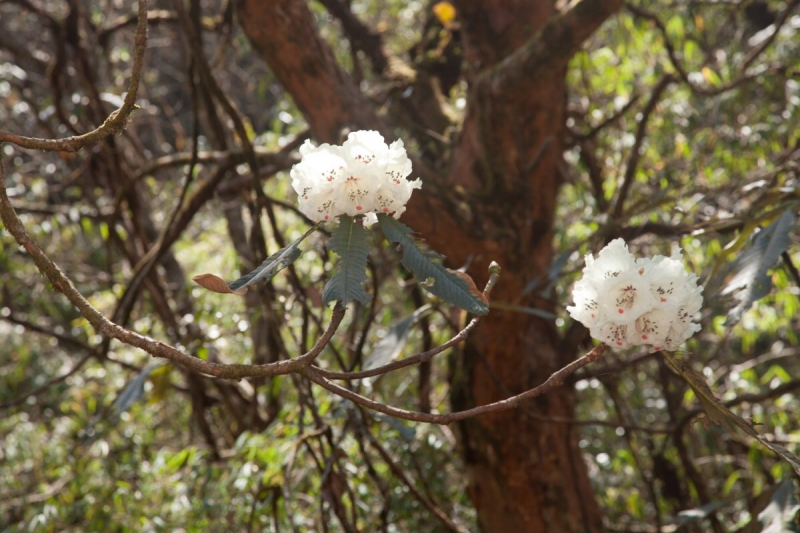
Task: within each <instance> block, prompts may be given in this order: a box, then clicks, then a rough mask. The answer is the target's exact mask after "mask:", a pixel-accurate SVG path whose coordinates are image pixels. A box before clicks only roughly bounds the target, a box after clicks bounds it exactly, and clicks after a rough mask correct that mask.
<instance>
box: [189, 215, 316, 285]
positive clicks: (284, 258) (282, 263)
mask: <svg viewBox="0 0 800 533" xmlns="http://www.w3.org/2000/svg"><path fill="white" fill-rule="evenodd" d="M317 227H319V224H317V225H316V226H313V227H312V228H311V229H309V230H308V231H307V232H305V233H304V234H303V236H302V237H300V238H299V239H297V240H296V241H294V242H293V243H291V244H288V245H286V246H284V247H283V248H281V249H280V250H278V251H277V252H275V253H274V254H272V255H271V256H269V257H267V258H266V259H265V260H264V262H263V263H261V264H260V265H258V267H257V268H256V269H255V270H253V271H252V272H250V273H248V274H245V275H244V276H242V277H241V278H239V279H237V280H236V281H232V282H231V283H227V282H226V281H225V280H223V279H222V278H220V277H219V276H215V275H214V274H200V275H197V276H194V277H193V278H192V280H193V281H194V282H195V283H197V284H198V285H200V286H201V287H203V288H205V289H208V290H210V291H213V292H218V293H220V294H244V293H246V292H247V290H248V289H249V288H250V287H251V286H252V285H254V284H256V283H259V282H267V281H269V280H271V279H272V278H274V277H275V275H276V274H277V273H278V272H280V271H281V270H283V269H284V268H286V267H288V266H289V265H291V264H292V263H294V262H295V261H297V258H298V257H300V254H302V253H303V251H302V250H301V249H300V248H298V246H299V245H300V243H301V242H302V241H303V239H305V238H306V237H308V236H309V235H311V234H312V233H313V232H314V231H315V230H316V229H317Z"/></svg>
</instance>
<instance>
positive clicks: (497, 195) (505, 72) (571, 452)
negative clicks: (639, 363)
mask: <svg viewBox="0 0 800 533" xmlns="http://www.w3.org/2000/svg"><path fill="white" fill-rule="evenodd" d="M453 3H454V5H455V6H456V8H457V11H458V20H459V24H460V34H461V36H462V44H463V48H464V57H465V63H464V65H463V69H464V72H465V76H466V78H467V81H468V83H469V84H470V89H469V93H468V108H467V116H466V119H465V122H464V124H463V126H462V130H461V133H460V135H459V138H458V141H457V144H456V146H455V149H454V150H453V152H452V155H451V159H450V162H449V167H448V170H447V172H446V173H444V174H443V175H441V176H439V175H435V174H432V175H423V179H424V181H425V186H424V187H423V189H422V191H421V194H420V193H416V194H415V196H414V198H413V199H412V202H411V204H410V206H409V210H408V212H407V213H406V214H405V215H404V217H403V221H404V223H406V224H408V225H410V226H411V227H412V228H414V229H415V230H416V231H418V232H419V233H420V234H422V235H423V236H424V237H425V239H426V240H427V241H428V242H430V243H431V245H432V246H433V247H434V248H435V249H436V250H437V251H439V252H440V253H443V254H445V255H446V256H447V257H448V258H449V260H450V263H451V265H456V266H458V265H461V264H464V263H465V262H467V261H471V265H472V266H471V268H470V273H471V274H472V275H473V277H474V278H475V281H476V282H477V283H478V285H479V286H480V285H481V284H482V283H483V282H485V280H486V276H487V274H486V271H487V267H488V265H489V262H490V261H497V262H498V263H500V265H501V266H502V267H503V269H504V273H503V277H502V279H501V282H500V283H499V284H498V285H497V287H496V288H495V290H494V292H493V300H495V301H500V302H504V303H509V304H514V305H518V306H528V307H537V308H540V309H545V310H550V309H551V307H552V304H551V303H549V302H546V301H544V300H541V299H540V298H538V297H537V296H536V290H533V291H530V292H529V293H527V294H525V288H526V286H528V284H529V282H530V281H531V280H534V279H537V278H538V279H544V277H545V276H546V274H547V272H548V268H549V266H550V264H551V262H552V259H553V251H552V238H553V224H554V213H555V205H556V196H557V194H558V188H559V173H558V169H557V167H558V164H559V162H560V160H561V153H562V142H563V137H564V127H565V117H564V110H565V101H566V89H567V88H566V79H565V73H566V64H567V61H568V60H569V58H570V57H571V56H572V55H573V54H574V53H575V52H576V51H577V50H578V48H579V46H580V45H581V43H582V42H583V41H584V40H585V39H586V38H587V37H588V36H590V35H591V33H592V32H593V31H594V30H595V29H596V28H597V27H598V26H599V25H600V24H601V23H602V21H603V20H605V19H606V18H607V17H608V16H610V15H611V14H612V13H613V12H614V11H615V10H616V9H618V7H619V5H620V3H621V2H620V1H619V0H610V1H604V0H583V1H582V2H579V3H577V4H575V5H574V6H572V7H571V8H570V9H569V10H568V11H565V12H563V13H557V12H556V9H555V6H554V5H553V3H552V2H550V1H541V0H529V1H519V0H484V1H482V2H474V1H472V0H462V1H460V2H453ZM239 15H240V20H241V23H242V26H243V27H244V30H245V32H246V33H247V35H248V37H249V38H250V40H251V42H252V43H253V45H254V47H255V48H256V50H258V51H259V52H260V53H261V54H262V56H263V57H264V59H265V60H266V61H267V63H268V64H269V65H270V68H271V69H272V71H273V72H274V73H275V75H276V76H277V77H278V79H279V80H280V81H281V83H282V84H283V86H284V88H286V90H287V92H288V93H289V94H290V95H291V96H292V97H293V98H294V100H295V102H296V103H297V105H298V107H299V108H300V109H301V110H302V111H303V113H304V114H305V116H306V119H307V120H308V121H309V124H310V125H311V128H312V131H313V132H314V135H315V137H316V138H317V139H318V140H320V141H337V140H338V138H339V135H340V131H341V129H342V128H345V127H353V126H357V127H368V128H372V129H379V130H381V131H383V132H384V133H386V132H387V128H386V127H385V126H384V125H383V124H381V122H380V121H379V119H378V118H377V116H376V113H375V111H374V107H373V105H372V104H371V102H369V101H368V100H367V99H366V98H365V97H364V96H363V95H362V94H361V93H360V92H359V91H358V88H357V87H356V86H355V83H354V82H353V81H352V80H351V78H350V77H349V76H348V74H347V73H346V72H344V71H343V70H342V69H341V67H339V66H338V65H337V64H336V63H335V61H334V60H333V55H332V53H331V52H330V50H329V49H328V48H327V46H326V45H325V43H324V42H322V41H321V39H320V38H319V35H318V33H317V31H316V28H315V27H314V26H313V20H312V18H311V14H310V12H309V11H308V7H307V5H306V4H305V2H304V1H302V0H273V1H271V2H261V1H258V0H242V1H241V2H240V3H239ZM387 121H388V119H387ZM388 131H391V130H388ZM456 191H457V193H456ZM455 194H458V195H459V196H458V199H457V201H452V200H451V199H452V197H453V196H454V195H455ZM558 344H559V343H558V338H557V335H556V332H555V330H554V328H553V326H552V324H550V323H548V322H546V321H543V320H540V319H538V318H536V317H534V316H532V315H529V314H524V313H520V312H510V311H503V310H499V309H496V310H493V311H492V312H491V313H490V315H489V317H488V318H487V319H486V321H485V322H484V323H483V324H482V326H481V327H480V328H479V330H478V331H477V332H476V334H475V335H474V336H473V337H472V338H471V339H470V341H469V342H468V344H467V346H466V348H465V350H464V353H463V354H462V355H461V357H459V358H457V360H455V361H454V364H453V371H452V387H453V388H452V398H453V400H452V401H453V408H454V409H459V410H460V409H464V408H468V407H472V406H475V405H481V404H485V403H489V402H492V401H496V400H499V399H502V398H505V397H507V396H509V395H511V394H516V393H520V392H522V391H524V390H526V389H528V388H531V387H533V386H535V385H538V384H539V383H541V382H543V381H544V380H545V379H546V378H547V377H548V376H549V375H550V374H551V373H552V372H553V371H555V370H557V369H558V368H560V367H561V366H563V365H564V364H565V363H567V362H568V361H569V359H570V358H571V356H572V355H573V354H562V353H560V352H559V348H558ZM531 414H533V415H535V416H531ZM553 416H554V417H567V418H572V417H573V416H574V398H573V393H572V391H571V389H570V388H569V387H564V388H561V389H559V390H557V391H555V392H553V393H550V394H547V395H545V396H543V397H541V398H540V399H537V400H536V401H534V402H532V403H530V404H529V405H527V406H525V407H524V408H522V409H519V410H513V411H509V412H503V413H498V414H490V415H487V416H481V417H478V418H475V419H472V420H469V421H467V422H464V423H462V424H460V427H459V434H460V444H461V450H462V453H463V458H464V461H465V463H466V466H467V472H468V475H469V487H470V488H469V491H470V497H471V499H472V501H473V503H474V505H475V507H476V510H477V512H478V519H479V523H480V526H481V529H482V530H483V531H487V532H522V531H531V532H540V531H542V532H544V531H550V532H558V533H569V532H576V533H577V532H581V533H583V532H592V531H601V530H602V523H601V513H600V510H599V508H598V506H597V504H596V501H595V498H594V495H593V492H592V488H591V483H590V480H589V476H588V473H587V470H586V466H585V464H584V462H583V459H582V457H581V453H580V450H579V449H578V444H577V437H576V434H575V428H574V427H573V426H570V425H567V424H554V423H546V422H543V421H542V420H541V417H553Z"/></svg>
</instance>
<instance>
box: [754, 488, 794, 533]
mask: <svg viewBox="0 0 800 533" xmlns="http://www.w3.org/2000/svg"><path fill="white" fill-rule="evenodd" d="M758 523H759V525H760V526H761V527H762V528H763V529H762V530H761V533H797V532H798V531H800V502H798V500H797V487H796V486H795V484H794V483H793V482H792V480H791V479H784V480H783V481H782V482H781V483H780V484H779V485H778V486H777V487H776V488H775V491H774V492H773V494H772V498H771V499H770V502H769V505H767V507H766V508H765V509H764V510H763V511H761V512H760V513H759V515H758Z"/></svg>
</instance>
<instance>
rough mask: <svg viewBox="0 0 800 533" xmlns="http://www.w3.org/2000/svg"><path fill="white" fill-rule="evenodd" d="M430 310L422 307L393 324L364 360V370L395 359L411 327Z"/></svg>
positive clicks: (401, 349) (427, 307)
mask: <svg viewBox="0 0 800 533" xmlns="http://www.w3.org/2000/svg"><path fill="white" fill-rule="evenodd" d="M430 309H431V306H429V305H424V306H422V307H420V308H419V309H417V310H416V311H414V314H412V315H411V316H408V317H406V318H404V319H403V320H400V321H398V322H395V323H394V324H393V325H392V326H391V327H390V328H389V331H387V332H386V336H385V337H384V338H382V339H381V340H380V341H379V342H378V343H377V344H376V345H375V347H374V348H373V349H372V352H370V354H369V355H368V356H367V358H366V359H365V360H364V365H363V367H364V370H372V369H373V368H378V367H379V366H383V365H385V364H387V363H390V362H391V361H393V360H395V359H397V356H399V355H400V352H402V351H403V348H404V347H405V345H406V341H408V334H409V333H410V332H411V327H412V326H413V325H414V324H416V323H417V321H418V320H419V319H420V318H421V317H422V316H423V315H424V314H425V313H427V312H429V311H430Z"/></svg>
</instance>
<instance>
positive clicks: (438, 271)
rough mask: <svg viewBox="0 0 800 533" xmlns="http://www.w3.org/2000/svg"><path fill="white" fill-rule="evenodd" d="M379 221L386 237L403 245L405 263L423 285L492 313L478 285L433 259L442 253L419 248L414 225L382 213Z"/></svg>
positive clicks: (456, 301) (478, 311) (466, 306)
mask: <svg viewBox="0 0 800 533" xmlns="http://www.w3.org/2000/svg"><path fill="white" fill-rule="evenodd" d="M378 221H379V222H380V224H381V229H383V234H384V235H386V238H387V239H389V240H390V241H391V242H393V243H396V244H399V245H400V248H401V249H402V253H403V255H402V258H401V262H402V263H403V265H404V266H405V267H406V268H407V269H409V270H410V271H411V272H412V273H413V274H414V276H415V277H416V278H417V280H419V281H420V282H421V283H420V285H422V287H424V288H425V290H427V291H428V292H430V293H431V294H434V295H436V296H438V297H439V298H442V299H443V300H447V301H448V302H450V303H452V304H454V305H457V306H458V307H460V308H462V309H465V310H466V311H469V312H470V313H474V314H476V315H486V314H489V304H488V303H487V302H486V301H484V300H483V299H482V297H483V295H482V294H481V293H480V292H478V290H477V289H475V288H474V285H473V287H470V285H469V283H467V281H466V280H465V279H464V278H462V277H460V276H459V275H458V274H456V273H454V272H452V271H450V270H447V269H446V268H445V267H443V266H442V265H441V264H439V263H434V262H433V261H431V260H430V257H433V258H435V259H441V257H442V256H440V255H438V254H436V253H433V254H430V253H424V252H423V251H422V250H420V249H419V248H417V244H416V242H414V238H413V237H412V236H411V233H412V231H411V228H409V227H407V226H405V225H403V224H401V223H400V222H398V221H397V220H395V219H394V218H392V217H390V216H388V215H384V214H379V215H378Z"/></svg>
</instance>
